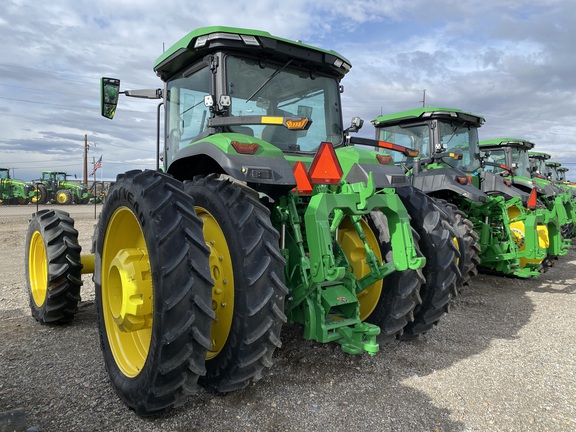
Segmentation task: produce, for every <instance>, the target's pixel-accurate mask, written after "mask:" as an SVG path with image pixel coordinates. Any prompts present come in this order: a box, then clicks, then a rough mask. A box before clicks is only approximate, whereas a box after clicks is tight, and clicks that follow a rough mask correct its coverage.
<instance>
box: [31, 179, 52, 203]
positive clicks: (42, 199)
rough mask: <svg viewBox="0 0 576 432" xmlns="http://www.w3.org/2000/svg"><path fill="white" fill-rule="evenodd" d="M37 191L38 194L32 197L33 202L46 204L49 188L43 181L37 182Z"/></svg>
mask: <svg viewBox="0 0 576 432" xmlns="http://www.w3.org/2000/svg"><path fill="white" fill-rule="evenodd" d="M35 192H36V195H34V197H32V202H33V203H36V202H37V203H38V204H46V201H48V189H46V186H45V185H43V184H42V183H39V184H37V185H36V190H35Z"/></svg>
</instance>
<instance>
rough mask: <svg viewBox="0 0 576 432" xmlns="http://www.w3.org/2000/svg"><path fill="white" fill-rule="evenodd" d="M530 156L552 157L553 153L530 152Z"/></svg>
mask: <svg viewBox="0 0 576 432" xmlns="http://www.w3.org/2000/svg"><path fill="white" fill-rule="evenodd" d="M528 157H531V158H534V159H550V158H551V157H552V155H550V154H548V153H544V152H528Z"/></svg>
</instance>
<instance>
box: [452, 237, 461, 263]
mask: <svg viewBox="0 0 576 432" xmlns="http://www.w3.org/2000/svg"><path fill="white" fill-rule="evenodd" d="M452 243H454V246H456V250H457V251H458V252H460V256H459V257H457V258H456V265H460V258H461V257H462V253H463V251H461V250H460V243H459V242H458V237H452Z"/></svg>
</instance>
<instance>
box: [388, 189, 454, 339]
mask: <svg viewBox="0 0 576 432" xmlns="http://www.w3.org/2000/svg"><path fill="white" fill-rule="evenodd" d="M396 193H397V194H398V195H399V196H400V199H401V200H402V203H403V204H404V206H405V207H406V210H407V211H408V213H409V214H410V217H411V225H412V228H414V230H416V232H417V233H418V235H419V237H420V239H419V241H418V245H419V246H420V250H421V251H422V253H423V254H424V256H425V257H426V265H425V266H424V268H423V270H422V271H423V274H424V278H425V279H426V281H425V283H424V284H422V286H421V287H420V297H421V298H422V304H421V305H420V306H417V307H416V309H415V311H414V321H413V322H411V323H408V324H407V325H406V327H405V328H404V333H402V335H401V336H400V339H402V340H407V339H413V338H415V337H417V336H418V335H420V334H423V333H426V332H427V331H428V330H430V329H432V328H433V327H434V326H435V325H437V324H438V321H440V318H442V316H443V315H444V314H445V313H447V312H448V311H449V306H450V300H451V299H452V296H455V295H456V294H457V290H456V281H457V278H458V277H459V276H460V270H459V269H458V265H457V261H456V260H457V258H458V250H457V248H456V245H455V243H454V237H455V233H454V231H453V230H452V228H450V225H449V220H448V217H447V216H446V215H445V214H444V213H442V212H441V211H440V210H439V209H438V207H437V206H436V205H435V204H434V202H433V201H432V198H430V197H429V196H428V195H426V194H425V193H423V192H421V191H420V190H418V189H415V188H412V187H403V188H397V189H396Z"/></svg>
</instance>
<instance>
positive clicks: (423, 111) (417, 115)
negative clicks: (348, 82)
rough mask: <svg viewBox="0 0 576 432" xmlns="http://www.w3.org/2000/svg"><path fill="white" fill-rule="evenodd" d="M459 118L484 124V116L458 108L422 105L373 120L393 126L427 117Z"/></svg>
mask: <svg viewBox="0 0 576 432" xmlns="http://www.w3.org/2000/svg"><path fill="white" fill-rule="evenodd" d="M432 118H436V119H447V120H450V119H459V120H463V121H466V122H468V123H471V124H472V125H474V126H476V127H480V126H482V125H483V124H484V122H485V120H484V117H482V116H479V115H476V114H472V113H469V112H464V111H462V110H459V109H457V108H441V107H420V108H414V109H410V110H407V111H400V112H397V113H394V114H388V115H381V116H379V117H376V118H375V119H374V120H372V124H373V125H374V126H376V127H383V126H393V125H396V124H404V123H413V122H417V121H422V120H427V119H432Z"/></svg>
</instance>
